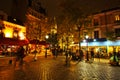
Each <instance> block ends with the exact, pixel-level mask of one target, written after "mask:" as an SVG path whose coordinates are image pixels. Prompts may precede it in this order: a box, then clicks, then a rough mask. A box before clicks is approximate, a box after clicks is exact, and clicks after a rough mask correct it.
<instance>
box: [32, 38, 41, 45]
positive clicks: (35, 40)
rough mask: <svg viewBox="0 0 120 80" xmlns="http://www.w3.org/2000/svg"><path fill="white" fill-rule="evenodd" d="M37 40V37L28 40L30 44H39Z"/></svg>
mask: <svg viewBox="0 0 120 80" xmlns="http://www.w3.org/2000/svg"><path fill="white" fill-rule="evenodd" d="M39 42H40V41H39V40H37V39H33V40H30V44H39Z"/></svg>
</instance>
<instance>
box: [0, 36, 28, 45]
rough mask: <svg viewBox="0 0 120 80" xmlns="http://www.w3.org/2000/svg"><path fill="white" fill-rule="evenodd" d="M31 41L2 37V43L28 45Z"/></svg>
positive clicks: (0, 43)
mask: <svg viewBox="0 0 120 80" xmlns="http://www.w3.org/2000/svg"><path fill="white" fill-rule="evenodd" d="M28 43H29V41H28V40H27V39H26V40H19V39H14V38H1V39H0V45H20V46H21V45H27V44H28Z"/></svg>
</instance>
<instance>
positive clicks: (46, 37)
mask: <svg viewBox="0 0 120 80" xmlns="http://www.w3.org/2000/svg"><path fill="white" fill-rule="evenodd" d="M48 38H49V36H48V35H46V36H45V39H46V41H47V39H48ZM45 49H46V52H45V58H47V47H46V48H45Z"/></svg>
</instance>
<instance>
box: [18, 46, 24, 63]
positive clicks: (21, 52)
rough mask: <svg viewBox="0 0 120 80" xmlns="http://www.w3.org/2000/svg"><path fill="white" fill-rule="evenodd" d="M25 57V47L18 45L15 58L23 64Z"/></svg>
mask: <svg viewBox="0 0 120 80" xmlns="http://www.w3.org/2000/svg"><path fill="white" fill-rule="evenodd" d="M24 57H25V49H24V48H23V46H20V47H19V48H18V51H17V60H18V61H19V64H20V65H22V64H23V58H24Z"/></svg>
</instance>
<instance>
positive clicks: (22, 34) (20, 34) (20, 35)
mask: <svg viewBox="0 0 120 80" xmlns="http://www.w3.org/2000/svg"><path fill="white" fill-rule="evenodd" d="M19 37H20V39H21V40H23V39H25V36H24V33H23V32H20V33H19Z"/></svg>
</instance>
